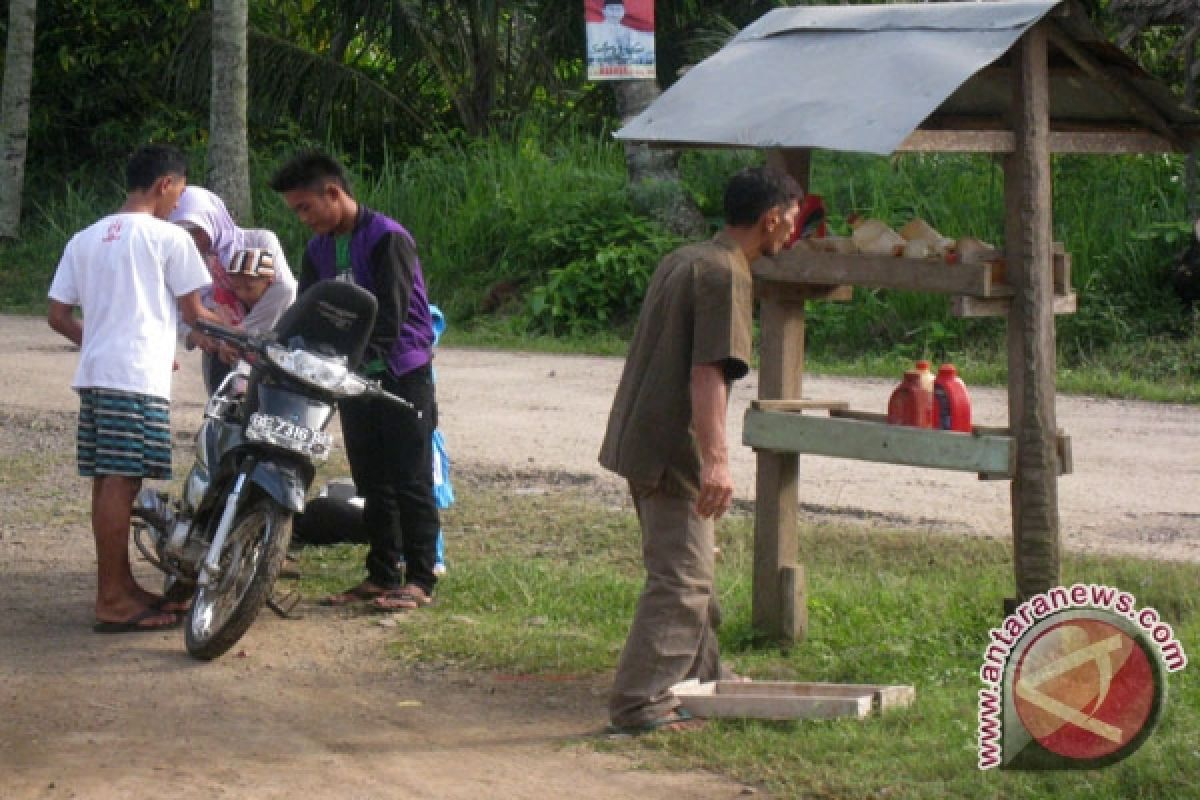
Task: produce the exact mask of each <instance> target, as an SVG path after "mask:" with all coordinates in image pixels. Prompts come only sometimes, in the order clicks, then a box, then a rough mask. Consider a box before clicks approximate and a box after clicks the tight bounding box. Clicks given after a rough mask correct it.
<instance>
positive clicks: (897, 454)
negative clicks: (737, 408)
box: [742, 408, 1013, 477]
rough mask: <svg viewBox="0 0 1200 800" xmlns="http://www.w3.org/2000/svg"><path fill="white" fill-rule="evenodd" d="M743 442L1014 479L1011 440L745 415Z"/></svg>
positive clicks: (766, 414)
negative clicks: (1012, 477)
mask: <svg viewBox="0 0 1200 800" xmlns="http://www.w3.org/2000/svg"><path fill="white" fill-rule="evenodd" d="M742 443H743V444H745V445H747V446H749V447H753V448H754V449H756V450H770V451H774V452H780V453H805V454H808V455H818V456H830V457H833V458H853V459H857V460H859V461H878V462H882V463H885V464H906V465H908V466H911V467H932V468H934V469H949V470H956V471H960V472H979V473H988V474H990V475H992V476H996V475H1004V476H1009V477H1011V476H1012V473H1013V469H1012V454H1013V440H1012V438H1011V437H1009V436H1000V435H995V434H978V433H954V432H951V431H940V430H929V429H927V428H909V427H905V426H902V425H888V424H886V423H881V422H866V421H863V420H855V419H841V418H837V417H818V416H806V415H804V414H796V413H787V412H778V411H758V410H755V409H753V408H751V409H748V410H747V411H746V417H745V420H744V421H743V425H742Z"/></svg>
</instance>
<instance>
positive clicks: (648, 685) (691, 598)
mask: <svg viewBox="0 0 1200 800" xmlns="http://www.w3.org/2000/svg"><path fill="white" fill-rule="evenodd" d="M630 491H631V492H632V494H633V503H634V507H635V508H636V509H637V514H638V521H639V522H640V523H641V527H642V559H643V561H644V563H645V566H646V585H645V587H644V588H643V589H642V594H641V596H640V597H639V598H638V603H637V610H636V611H635V612H634V615H633V624H632V626H631V627H630V630H629V638H628V639H626V641H625V648H624V650H622V651H621V658H620V660H619V661H618V662H617V673H616V677H615V678H614V679H613V688H612V694H611V696H610V698H609V705H608V713H609V718H610V720H611V722H612V724H613V725H619V726H627V725H641V724H643V723H646V722H650V721H651V720H654V719H658V718H659V717H662V716H664V715H665V714H668V713H670V712H671V711H672V710H674V709H675V708H676V707H677V706H678V705H679V701H678V700H676V699H675V697H674V695H672V694H671V692H670V688H671V687H672V686H674V685H675V684H676V683H679V682H680V681H683V680H687V679H689V678H697V679H699V680H701V681H711V680H716V679H717V677H718V674H719V671H720V659H719V656H718V651H717V636H716V628H717V626H718V625H719V624H720V610H719V607H718V605H717V600H716V596H715V594H714V591H713V545H714V523H713V520H712V519H711V518H710V519H702V518H701V517H699V516H697V515H696V510H695V505H696V503H695V501H694V500H690V499H688V498H686V497H677V496H674V495H669V494H665V493H663V492H661V491H659V490H657V489H654V488H649V487H644V486H638V485H633V484H631V485H630Z"/></svg>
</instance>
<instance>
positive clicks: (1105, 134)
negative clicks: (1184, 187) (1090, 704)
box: [896, 129, 1178, 155]
mask: <svg viewBox="0 0 1200 800" xmlns="http://www.w3.org/2000/svg"><path fill="white" fill-rule="evenodd" d="M1013 141H1014V139H1013V134H1012V132H1011V131H1000V130H995V131H993V130H971V131H957V130H920V129H918V130H915V131H913V132H912V133H910V134H909V135H908V138H906V139H905V140H904V141H903V142H901V144H900V146H899V147H897V148H896V151H897V152H901V153H1011V152H1012V150H1013ZM1049 146H1050V152H1052V153H1061V154H1064V155H1065V154H1079V155H1104V154H1113V155H1116V154H1130V155H1133V154H1138V153H1176V152H1178V150H1177V149H1176V147H1175V145H1173V144H1172V143H1171V141H1170V140H1168V139H1166V138H1164V137H1163V136H1161V135H1160V134H1157V133H1153V132H1150V131H1131V130H1111V131H1051V132H1050V141H1049Z"/></svg>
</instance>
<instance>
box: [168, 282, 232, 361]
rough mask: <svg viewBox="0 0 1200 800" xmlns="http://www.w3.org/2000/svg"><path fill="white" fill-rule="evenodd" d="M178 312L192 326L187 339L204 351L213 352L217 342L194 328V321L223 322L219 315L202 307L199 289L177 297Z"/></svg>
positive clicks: (219, 323)
mask: <svg viewBox="0 0 1200 800" xmlns="http://www.w3.org/2000/svg"><path fill="white" fill-rule="evenodd" d="M179 312H180V313H181V314H182V315H183V321H184V322H186V323H187V324H188V325H189V326H191V327H192V331H191V332H190V333H189V334H188V341H189V342H191V343H193V344H194V345H195V346H196V347H199V348H200V349H201V350H203V351H205V352H206V353H212V352H214V351H215V350H216V349H217V343H216V342H214V341H213V340H212V339H210V338H208V337H207V336H205V335H204V334H202V333H201V332H200V331H198V330H196V329H195V326H196V323H197V322H198V321H199V320H204V321H206V322H211V323H214V324H216V325H223V324H224V323H223V322H222V321H221V318H220V317H218V316H217V315H216V314H214V313H213V312H211V311H209V310H208V309H207V308H205V307H204V303H203V302H201V300H200V289H196V290H195V291H192V292H188V293H187V294H185V295H182V296H181V297H180V298H179Z"/></svg>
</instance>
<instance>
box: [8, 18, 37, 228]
mask: <svg viewBox="0 0 1200 800" xmlns="http://www.w3.org/2000/svg"><path fill="white" fill-rule="evenodd" d="M36 12H37V0H10V2H9V4H8V46H7V47H8V49H7V50H6V51H5V58H4V89H3V95H2V97H0V239H15V238H17V235H18V233H19V232H20V227H21V195H22V194H23V191H24V187H25V152H26V147H27V145H28V143H29V94H30V91H31V89H32V87H33V28H34V23H35V20H36V17H37V13H36Z"/></svg>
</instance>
